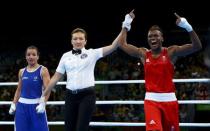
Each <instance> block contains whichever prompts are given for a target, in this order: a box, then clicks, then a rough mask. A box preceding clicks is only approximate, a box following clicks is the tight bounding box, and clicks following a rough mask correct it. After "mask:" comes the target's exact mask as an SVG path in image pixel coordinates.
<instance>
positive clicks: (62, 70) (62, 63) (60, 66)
mask: <svg viewBox="0 0 210 131" xmlns="http://www.w3.org/2000/svg"><path fill="white" fill-rule="evenodd" d="M56 72H59V73H61V74H64V73H65V56H64V55H63V56H62V57H61V59H60V62H59V64H58V67H57V69H56Z"/></svg>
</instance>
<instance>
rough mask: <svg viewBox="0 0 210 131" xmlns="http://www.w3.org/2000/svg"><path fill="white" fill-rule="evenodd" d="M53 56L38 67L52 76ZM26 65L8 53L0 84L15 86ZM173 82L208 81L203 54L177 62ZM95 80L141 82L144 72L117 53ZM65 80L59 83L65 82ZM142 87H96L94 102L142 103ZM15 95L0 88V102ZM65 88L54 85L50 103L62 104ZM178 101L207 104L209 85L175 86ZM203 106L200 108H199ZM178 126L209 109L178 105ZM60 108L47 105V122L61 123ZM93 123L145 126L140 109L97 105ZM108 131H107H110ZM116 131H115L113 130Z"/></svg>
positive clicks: (0, 63)
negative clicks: (20, 70)
mask: <svg viewBox="0 0 210 131" xmlns="http://www.w3.org/2000/svg"><path fill="white" fill-rule="evenodd" d="M60 57H61V56H59V55H58V54H56V53H49V52H48V53H46V54H43V55H41V56H40V60H39V63H40V64H42V65H44V66H46V67H47V68H48V69H49V72H50V74H51V76H52V75H53V74H54V72H55V69H56V67H57V65H58V62H59V59H60ZM25 65H26V61H25V59H24V54H23V55H22V56H21V55H19V56H17V55H15V54H13V55H11V53H10V52H4V53H2V54H1V55H0V71H1V73H0V82H17V80H18V77H17V74H18V70H19V69H20V68H23V67H24V66H25ZM174 67H175V76H174V78H175V79H188V78H210V77H209V72H208V68H207V67H206V66H205V65H204V62H203V52H202V51H201V52H198V53H196V54H193V55H190V56H186V57H183V58H180V59H179V60H178V61H177V62H176V64H175V66H174ZM95 78H96V80H102V81H103V80H143V79H144V68H143V65H142V63H141V62H140V60H138V59H135V58H133V57H130V56H128V55H126V54H125V53H123V52H122V51H120V50H117V51H116V52H114V53H112V54H111V55H110V56H108V57H106V58H102V59H101V60H99V61H98V63H97V64H96V68H95ZM65 79H66V78H65V77H64V78H63V79H62V80H61V81H65ZM144 86H145V85H144V84H104V85H103V84H97V85H96V86H95V88H96V93H97V100H99V101H100V100H134V101H138V100H143V99H144V94H145V88H144ZM14 92H15V87H14V86H1V87H0V101H11V100H12V99H13V96H14ZM64 92H65V86H64V85H57V86H56V88H54V89H53V91H52V92H51V96H50V99H49V101H63V100H64ZM176 95H177V98H178V100H209V97H210V96H209V95H210V89H209V83H202V82H193V83H187V82H186V83H184V82H183V83H176ZM202 106H203V107H202ZM179 107H180V122H202V120H201V118H200V117H199V116H198V115H197V112H200V111H206V110H208V111H209V112H210V106H209V107H206V106H204V105H199V104H198V105H195V104H180V106H179ZM8 110H9V105H0V121H12V120H13V116H11V115H9V114H8ZM63 110H64V106H63V105H48V106H47V115H48V120H49V121H63V115H64V114H63ZM92 121H107V122H144V110H143V105H132V104H129V105H124V104H119V105H97V106H96V110H95V112H94V115H93V117H92ZM109 130H110V129H109ZM115 130H116V129H115Z"/></svg>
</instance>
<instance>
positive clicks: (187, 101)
mask: <svg viewBox="0 0 210 131" xmlns="http://www.w3.org/2000/svg"><path fill="white" fill-rule="evenodd" d="M178 102H179V104H210V100H179V101H178ZM11 103H12V101H0V105H10V104H11ZM64 104H65V102H64V101H48V102H47V105H64ZM96 104H98V105H104V104H144V101H118V100H113V101H96Z"/></svg>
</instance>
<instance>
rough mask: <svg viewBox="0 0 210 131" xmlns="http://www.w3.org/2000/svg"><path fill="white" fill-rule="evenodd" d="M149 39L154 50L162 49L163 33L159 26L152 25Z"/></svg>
mask: <svg viewBox="0 0 210 131" xmlns="http://www.w3.org/2000/svg"><path fill="white" fill-rule="evenodd" d="M147 40H148V44H149V46H150V48H151V50H152V51H158V50H161V47H162V42H163V34H162V32H161V30H160V28H159V27H158V26H152V27H151V28H150V29H149V32H148V36H147Z"/></svg>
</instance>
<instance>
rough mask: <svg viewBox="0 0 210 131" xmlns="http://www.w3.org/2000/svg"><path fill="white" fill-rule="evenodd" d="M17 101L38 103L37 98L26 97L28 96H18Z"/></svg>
mask: <svg viewBox="0 0 210 131" xmlns="http://www.w3.org/2000/svg"><path fill="white" fill-rule="evenodd" d="M18 102H20V103H24V104H38V103H39V98H36V99H28V98H23V97H20V98H19V100H18Z"/></svg>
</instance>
